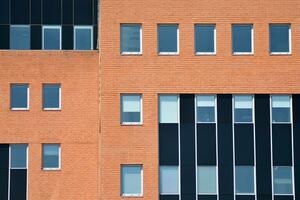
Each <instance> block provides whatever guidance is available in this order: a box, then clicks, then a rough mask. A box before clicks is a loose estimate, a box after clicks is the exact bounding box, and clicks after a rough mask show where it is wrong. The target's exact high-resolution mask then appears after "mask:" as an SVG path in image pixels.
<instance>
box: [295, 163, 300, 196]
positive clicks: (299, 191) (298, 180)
mask: <svg viewBox="0 0 300 200" xmlns="http://www.w3.org/2000/svg"><path fill="white" fill-rule="evenodd" d="M295 194H296V196H300V166H295ZM296 199H297V198H296Z"/></svg>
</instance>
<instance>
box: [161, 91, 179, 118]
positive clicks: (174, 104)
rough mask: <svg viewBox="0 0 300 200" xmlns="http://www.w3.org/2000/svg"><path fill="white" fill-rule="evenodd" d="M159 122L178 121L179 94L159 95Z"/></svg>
mask: <svg viewBox="0 0 300 200" xmlns="http://www.w3.org/2000/svg"><path fill="white" fill-rule="evenodd" d="M159 122H160V123H178V96H177V95H160V96H159Z"/></svg>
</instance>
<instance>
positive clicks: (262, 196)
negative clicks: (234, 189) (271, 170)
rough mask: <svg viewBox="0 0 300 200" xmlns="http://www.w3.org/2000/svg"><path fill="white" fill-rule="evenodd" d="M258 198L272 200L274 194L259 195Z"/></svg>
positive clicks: (259, 199) (258, 199)
mask: <svg viewBox="0 0 300 200" xmlns="http://www.w3.org/2000/svg"><path fill="white" fill-rule="evenodd" d="M257 200H272V195H257Z"/></svg>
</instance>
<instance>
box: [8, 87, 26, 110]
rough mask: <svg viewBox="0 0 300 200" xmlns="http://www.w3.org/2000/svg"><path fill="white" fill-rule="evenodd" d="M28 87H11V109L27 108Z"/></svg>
mask: <svg viewBox="0 0 300 200" xmlns="http://www.w3.org/2000/svg"><path fill="white" fill-rule="evenodd" d="M27 95H28V85H27V84H16V85H12V86H11V108H23V109H26V108H28V98H27Z"/></svg>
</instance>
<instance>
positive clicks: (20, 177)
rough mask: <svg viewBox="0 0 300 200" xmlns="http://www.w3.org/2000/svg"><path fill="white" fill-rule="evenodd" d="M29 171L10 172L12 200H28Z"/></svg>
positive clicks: (13, 170) (16, 170) (17, 170)
mask: <svg viewBox="0 0 300 200" xmlns="http://www.w3.org/2000/svg"><path fill="white" fill-rule="evenodd" d="M26 186H27V170H26V169H12V170H10V200H26V190H27V189H26Z"/></svg>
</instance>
